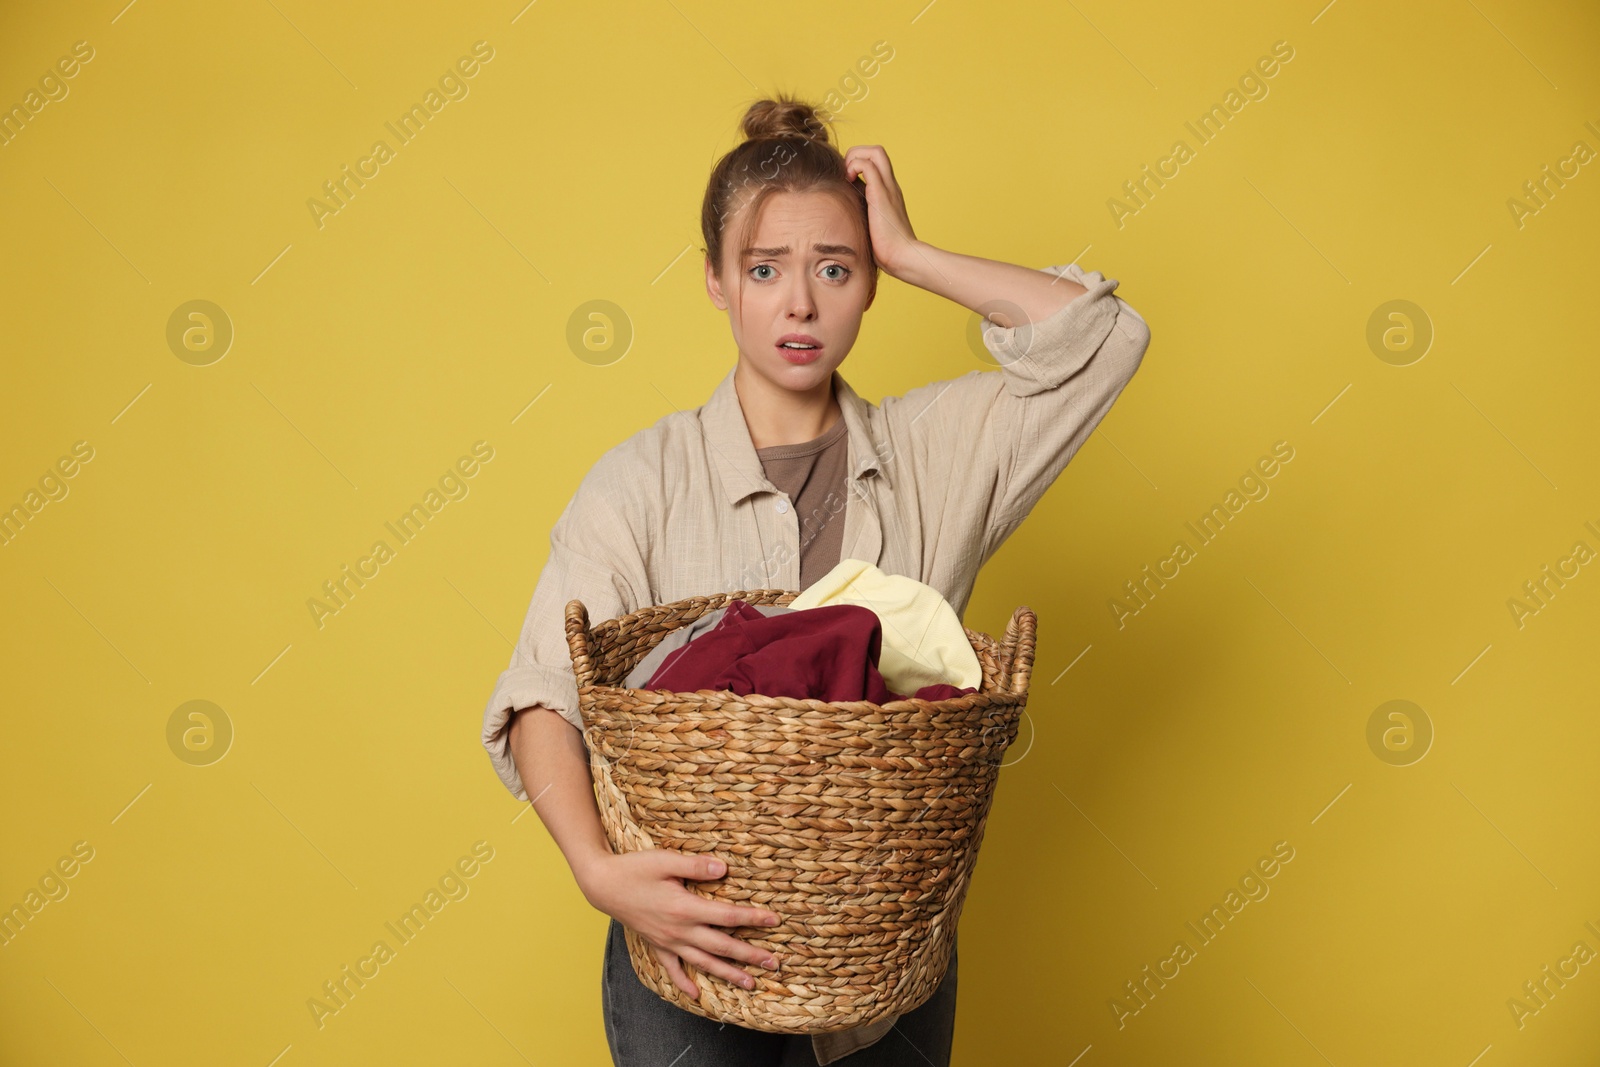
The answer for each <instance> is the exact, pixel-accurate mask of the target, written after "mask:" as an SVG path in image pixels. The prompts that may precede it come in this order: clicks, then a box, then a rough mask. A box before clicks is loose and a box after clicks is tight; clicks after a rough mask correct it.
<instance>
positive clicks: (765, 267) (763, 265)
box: [750, 263, 772, 282]
mask: <svg viewBox="0 0 1600 1067" xmlns="http://www.w3.org/2000/svg"><path fill="white" fill-rule="evenodd" d="M750 269H751V271H758V270H771V269H772V264H770V263H757V264H756V265H755V266H753V267H751V268H750ZM756 280H757V281H763V282H764V281H766V280H767V279H765V278H757V279H756Z"/></svg>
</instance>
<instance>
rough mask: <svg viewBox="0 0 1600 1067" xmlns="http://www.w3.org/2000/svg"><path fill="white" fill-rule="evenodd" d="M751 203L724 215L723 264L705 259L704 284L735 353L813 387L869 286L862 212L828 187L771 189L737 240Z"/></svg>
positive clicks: (835, 362) (769, 375) (763, 371)
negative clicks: (724, 317) (744, 237)
mask: <svg viewBox="0 0 1600 1067" xmlns="http://www.w3.org/2000/svg"><path fill="white" fill-rule="evenodd" d="M749 210H750V209H749V207H748V206H743V207H740V208H739V210H738V211H736V212H735V214H734V215H733V217H732V218H730V219H729V220H728V223H727V228H726V230H724V233H725V234H726V235H727V238H728V239H727V241H726V242H725V244H724V246H723V250H722V259H723V262H722V269H721V271H720V272H714V271H713V270H712V269H711V264H710V263H709V262H708V263H707V264H706V291H707V292H708V293H709V294H710V296H711V302H712V303H713V304H715V305H716V306H717V307H718V308H719V309H721V310H724V311H727V312H728V321H729V324H730V325H731V326H732V327H733V338H734V341H735V342H736V343H737V344H738V346H739V358H740V359H741V360H742V361H744V362H747V363H749V364H750V369H751V370H754V371H756V372H757V373H759V374H760V375H761V376H762V377H763V378H766V379H767V380H768V381H770V382H772V383H773V384H775V385H778V386H780V387H782V388H785V389H790V390H793V391H796V392H809V391H812V390H815V389H817V388H818V387H820V386H823V385H826V384H827V383H828V381H829V380H830V378H831V377H832V375H833V371H834V369H835V368H836V367H838V366H839V364H840V363H843V362H844V357H845V356H846V355H847V354H849V352H850V347H851V346H852V345H854V344H855V340H856V334H857V332H858V331H859V330H860V329H861V314H862V312H864V311H866V310H867V308H868V307H870V306H871V305H872V298H873V296H874V295H875V293H874V289H875V286H874V284H873V282H874V279H873V277H872V276H871V271H870V270H869V268H868V266H867V249H866V248H864V247H862V243H861V242H862V238H861V234H860V229H861V227H860V223H859V218H856V219H852V218H851V216H850V214H849V212H848V211H847V210H846V208H845V206H844V205H843V204H842V203H840V202H839V200H838V199H837V198H835V197H832V196H828V195H826V194H824V193H818V192H807V193H787V192H782V193H773V194H772V195H771V196H769V197H768V198H767V200H766V203H765V204H764V205H763V210H762V212H761V218H760V220H759V221H758V222H757V223H756V225H755V227H754V229H752V231H751V233H750V239H749V240H748V241H747V242H745V243H746V245H747V246H748V247H745V248H737V247H734V246H735V245H736V244H737V243H738V235H739V233H740V232H741V227H743V226H744V224H745V220H746V218H747V217H748V216H747V213H748V211H749ZM741 273H743V275H744V284H743V292H742V294H741V292H740V281H739V276H740V274H741ZM784 341H789V342H794V343H805V344H810V345H814V346H815V347H814V348H811V349H796V348H793V347H785V346H784V345H783V342H784Z"/></svg>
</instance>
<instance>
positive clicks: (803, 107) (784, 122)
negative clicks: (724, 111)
mask: <svg viewBox="0 0 1600 1067" xmlns="http://www.w3.org/2000/svg"><path fill="white" fill-rule="evenodd" d="M743 126H744V136H745V139H746V140H748V141H759V140H772V139H776V138H793V139H797V140H804V141H821V142H822V143H823V144H828V143H830V137H829V131H828V126H827V121H826V118H825V113H822V112H818V111H817V109H816V108H814V107H812V106H811V105H810V104H807V103H805V102H804V101H802V100H797V99H795V98H794V97H792V96H787V95H783V94H780V95H779V96H778V97H777V98H775V99H768V100H757V101H756V102H755V103H753V104H751V105H750V108H749V110H748V111H746V112H745V113H744V123H743Z"/></svg>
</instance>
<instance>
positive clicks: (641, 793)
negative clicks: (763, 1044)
mask: <svg viewBox="0 0 1600 1067" xmlns="http://www.w3.org/2000/svg"><path fill="white" fill-rule="evenodd" d="M798 595H799V593H798V592H797V591H789V590H780V589H755V590H748V591H741V592H731V593H719V594H717V595H715V596H701V597H691V598H689V599H687V600H679V601H676V602H674V603H670V604H661V605H657V606H653V607H646V608H643V609H641V610H639V611H635V612H632V613H631V614H628V615H624V616H622V617H621V618H618V619H612V620H610V621H607V622H602V623H600V624H599V625H598V626H596V627H594V629H593V630H590V628H589V615H588V611H587V609H586V608H585V607H584V606H583V602H582V601H581V600H573V601H571V602H570V603H569V604H568V605H567V617H566V629H567V641H568V643H569V644H570V646H571V650H572V666H573V671H574V673H575V675H576V677H577V682H578V696H579V703H580V710H581V714H582V716H583V723H584V738H585V740H586V741H587V743H588V746H589V762H590V770H591V772H592V775H593V778H594V789H595V797H596V799H597V801H598V803H599V808H600V814H601V819H602V822H603V823H604V825H605V830H606V836H607V837H608V838H609V839H610V843H611V848H612V850H613V851H615V852H618V853H624V852H632V851H634V850H637V849H647V848H675V849H679V850H681V851H684V852H694V853H703V854H707V855H713V856H715V857H717V858H718V859H720V860H722V861H723V862H724V863H726V864H727V871H728V873H727V875H726V876H725V877H723V878H721V879H718V880H717V881H715V882H691V883H688V888H689V889H690V890H691V891H692V892H697V893H699V894H701V895H702V896H705V897H708V898H710V899H713V900H718V901H726V902H729V903H734V904H740V905H745V906H754V907H762V908H766V909H768V910H770V911H773V912H775V913H777V914H778V915H779V916H780V917H781V918H782V920H783V921H782V923H781V925H778V926H771V927H759V928H758V927H751V926H739V927H723V928H721V929H725V930H726V931H727V932H728V933H730V934H732V935H733V936H735V937H738V938H740V939H741V940H745V941H748V942H750V943H751V944H755V945H759V946H761V947H763V948H766V949H768V950H770V951H771V952H773V953H774V954H775V955H776V957H777V959H778V968H777V970H767V969H766V968H763V967H758V966H756V965H754V964H743V965H740V966H742V968H743V969H744V970H745V971H746V973H749V974H751V975H752V976H753V977H754V978H755V981H756V984H755V988H754V989H751V990H745V989H742V988H740V987H738V986H735V985H733V984H732V983H730V982H727V981H726V980H724V979H721V978H715V977H709V976H707V975H705V974H704V972H702V971H700V970H699V969H698V968H695V967H693V966H691V965H690V964H689V963H687V962H685V963H684V970H685V973H687V974H688V975H689V977H690V978H691V979H692V980H694V982H695V985H696V986H698V987H699V989H700V997H699V999H698V1000H694V999H691V998H690V997H689V996H687V995H686V994H685V993H683V992H682V991H680V990H679V989H678V987H677V986H675V985H674V984H673V982H672V979H671V977H670V976H668V974H667V973H666V970H665V968H663V967H662V966H661V964H660V963H659V961H657V959H656V957H655V953H654V952H653V951H652V949H651V947H650V944H649V942H647V941H645V940H644V938H643V937H641V936H640V935H639V934H637V933H635V932H634V931H633V930H631V929H627V928H626V927H624V930H625V932H626V939H627V943H628V955H629V957H630V958H631V960H632V962H633V969H634V972H635V973H636V974H638V976H639V979H640V981H642V982H643V983H644V985H645V986H646V987H647V988H649V989H652V990H654V991H655V992H656V993H657V994H659V995H660V996H661V997H663V998H664V999H666V1000H667V1001H668V1002H670V1003H672V1004H675V1005H677V1006H678V1007H680V1008H683V1009H684V1010H686V1011H692V1012H694V1013H696V1014H698V1015H703V1016H705V1017H706V1018H708V1019H712V1020H714V1021H717V1022H728V1023H734V1024H736V1025H739V1026H745V1027H749V1028H751V1029H756V1030H764V1031H769V1032H777V1033H793V1034H814V1033H823V1032H827V1031H834V1030H847V1029H851V1028H853V1027H858V1026H864V1025H866V1024H868V1023H872V1022H875V1021H877V1020H879V1019H882V1018H885V1017H887V1016H890V1015H896V1014H903V1013H905V1012H908V1011H911V1010H912V1009H914V1008H916V1007H918V1006H919V1005H921V1004H922V1003H923V1002H924V1001H926V1000H927V999H928V997H930V996H931V995H932V994H933V991H934V989H935V988H936V987H937V986H938V984H939V980H940V979H941V978H942V977H943V976H944V972H945V969H946V966H947V965H948V963H949V959H950V949H951V946H952V944H953V942H954V938H955V933H956V924H957V922H958V920H959V919H960V917H961V907H962V903H963V901H964V900H965V898H966V893H967V886H968V884H969V883H970V881H971V878H972V872H973V869H974V867H975V866H976V865H977V860H978V848H979V846H980V845H981V844H982V842H983V831H984V825H985V823H986V822H987V821H988V815H989V804H990V801H991V800H992V798H993V796H994V787H995V781H996V779H997V778H998V776H999V772H1000V761H1001V757H1002V756H1003V755H1004V754H1005V750H1006V748H1007V747H1008V746H1009V745H1010V744H1011V743H1012V741H1014V740H1015V739H1016V735H1017V722H1018V719H1019V717H1020V716H1021V714H1022V709H1023V706H1024V704H1025V703H1026V701H1027V694H1028V678H1029V675H1030V673H1031V671H1032V667H1033V653H1034V628H1035V622H1036V621H1035V618H1034V613H1033V612H1032V611H1031V610H1030V609H1028V608H1026V607H1019V608H1017V610H1016V611H1015V612H1014V613H1013V614H1012V616H1011V621H1010V623H1009V624H1008V625H1007V627H1006V634H1005V639H1004V640H1002V641H996V640H994V639H993V638H991V637H989V636H988V635H986V634H982V633H979V632H977V631H974V630H966V634H967V637H968V639H969V640H970V641H971V642H972V647H973V651H975V652H976V653H977V656H978V661H979V663H980V664H981V665H982V668H983V684H982V685H981V686H980V687H979V690H978V692H976V693H970V694H968V695H966V696H961V697H955V698H952V699H949V700H937V701H928V700H916V699H911V700H901V701H895V702H892V703H889V704H883V705H878V704H872V703H869V702H866V701H857V702H834V703H828V702H825V701H821V700H796V699H790V698H786V697H767V696H759V695H751V696H739V695H737V694H735V693H733V692H730V691H728V690H717V691H714V690H709V689H702V690H699V691H697V692H695V693H672V692H668V691H666V690H652V689H629V688H624V687H622V686H621V684H620V683H621V682H622V681H624V680H625V679H626V678H627V675H628V672H629V671H631V670H632V669H633V668H634V666H635V665H637V664H638V662H639V661H640V660H641V659H643V658H644V657H645V655H646V654H647V653H648V652H649V651H650V650H651V649H652V648H654V647H655V646H656V645H657V644H658V643H659V642H660V641H661V639H662V637H663V636H665V635H666V634H667V633H668V632H670V631H672V630H674V629H676V628H677V627H679V626H682V625H685V624H687V623H689V622H692V621H693V620H695V619H697V618H699V617H700V616H701V615H702V614H704V613H705V612H707V611H712V610H715V609H716V608H720V607H724V606H726V605H727V604H728V603H729V602H730V601H732V600H734V599H739V600H744V601H745V602H747V603H749V604H778V605H783V604H787V603H789V602H790V601H791V600H793V599H794V598H795V597H796V596H798ZM963 629H965V628H963Z"/></svg>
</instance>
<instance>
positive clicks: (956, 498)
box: [883, 263, 1150, 561]
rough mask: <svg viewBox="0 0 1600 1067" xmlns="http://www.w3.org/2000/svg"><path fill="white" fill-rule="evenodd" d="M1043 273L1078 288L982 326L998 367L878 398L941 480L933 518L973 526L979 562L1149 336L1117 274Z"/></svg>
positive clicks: (1034, 497) (1093, 417) (1125, 374)
mask: <svg viewBox="0 0 1600 1067" xmlns="http://www.w3.org/2000/svg"><path fill="white" fill-rule="evenodd" d="M1045 272H1046V273H1049V274H1054V275H1057V276H1060V277H1064V278H1066V279H1068V280H1070V281H1074V282H1077V283H1078V284H1079V285H1082V286H1083V287H1084V290H1085V291H1084V292H1082V293H1080V294H1079V295H1078V296H1077V297H1075V298H1074V299H1073V300H1072V301H1071V302H1070V303H1068V304H1067V305H1066V306H1065V307H1063V308H1061V309H1060V310H1058V311H1056V312H1055V313H1054V314H1052V315H1050V316H1048V317H1047V318H1044V319H1041V320H1039V321H1038V322H1035V323H1029V324H1025V325H1021V326H1011V327H1002V326H998V325H996V324H994V323H992V322H986V323H984V325H983V334H982V336H983V343H984V346H985V348H987V349H988V351H989V353H990V355H991V356H993V357H994V359H995V361H996V362H997V363H999V364H1000V368H1001V369H1000V372H999V373H994V372H992V371H970V372H968V373H967V374H965V375H962V376H961V377H959V378H954V379H951V380H948V381H941V382H933V383H931V384H929V385H925V386H922V387H920V388H918V389H913V390H911V391H910V392H908V393H906V394H905V395H904V396H903V397H895V398H886V399H885V400H884V403H883V410H884V413H885V415H886V416H888V417H889V421H890V424H891V435H892V436H893V437H894V438H896V439H897V440H899V441H901V442H904V443H906V444H908V445H909V447H910V450H911V456H910V458H911V461H912V462H914V463H915V464H917V466H918V467H919V468H921V469H922V470H923V471H924V472H925V473H926V474H928V475H930V476H931V477H929V478H928V479H927V480H929V481H931V482H933V483H934V484H938V485H941V486H944V487H948V488H947V489H946V490H945V494H946V495H945V505H944V507H943V508H942V510H941V512H940V521H941V522H942V523H957V524H959V525H960V526H961V528H962V530H963V531H966V530H977V529H981V530H982V534H981V540H980V552H981V560H982V561H987V560H988V559H989V557H990V556H992V555H993V554H994V552H995V551H996V550H997V549H998V548H999V547H1000V545H1001V544H1002V543H1003V542H1004V541H1005V540H1006V539H1007V538H1008V537H1010V535H1011V534H1012V532H1014V531H1015V530H1016V528H1017V526H1018V525H1019V524H1020V523H1021V522H1022V520H1023V519H1024V518H1026V517H1027V515H1028V513H1029V512H1030V511H1031V510H1032V509H1033V507H1034V505H1035V504H1037V503H1038V502H1039V500H1040V499H1041V498H1042V497H1043V496H1044V494H1045V492H1046V491H1047V490H1048V489H1049V488H1050V486H1051V485H1052V484H1053V483H1054V482H1055V480H1056V478H1057V477H1058V476H1060V474H1061V472H1062V471H1063V470H1064V469H1065V468H1066V466H1067V463H1068V462H1069V461H1070V460H1071V459H1072V457H1073V455H1074V454H1076V452H1077V451H1078V449H1079V447H1081V446H1082V444H1083V442H1084V441H1085V440H1086V439H1087V438H1088V436H1089V434H1091V433H1093V432H1094V429H1095V427H1096V426H1098V425H1099V424H1100V421H1101V420H1102V419H1103V418H1105V415H1106V413H1107V412H1108V411H1109V410H1110V409H1111V405H1112V404H1113V403H1114V402H1115V401H1116V399H1117V397H1118V396H1119V395H1120V394H1121V393H1122V390H1123V388H1124V387H1125V386H1126V385H1127V384H1128V382H1129V380H1130V379H1132V377H1133V374H1134V372H1135V371H1136V370H1138V368H1139V364H1140V362H1141V361H1142V360H1143V358H1144V353H1145V349H1146V348H1147V347H1149V344H1150V331H1149V328H1148V327H1147V326H1146V325H1145V322H1144V319H1143V318H1142V317H1141V316H1140V315H1139V314H1138V313H1137V312H1136V311H1134V310H1133V308H1131V307H1130V306H1128V304H1127V303H1126V302H1124V301H1123V300H1122V299H1121V298H1120V297H1118V296H1116V295H1115V293H1114V290H1115V289H1116V287H1117V285H1118V282H1117V280H1116V279H1115V278H1107V277H1105V276H1104V275H1103V274H1101V273H1100V272H1099V271H1088V272H1085V271H1083V270H1082V269H1081V268H1079V267H1078V265H1077V264H1075V263H1074V264H1067V265H1062V266H1052V267H1046V268H1045Z"/></svg>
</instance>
